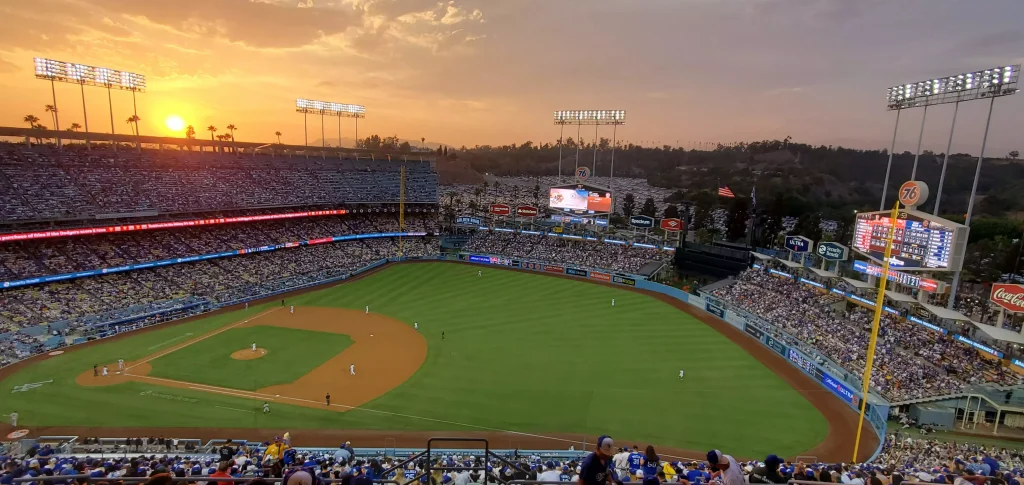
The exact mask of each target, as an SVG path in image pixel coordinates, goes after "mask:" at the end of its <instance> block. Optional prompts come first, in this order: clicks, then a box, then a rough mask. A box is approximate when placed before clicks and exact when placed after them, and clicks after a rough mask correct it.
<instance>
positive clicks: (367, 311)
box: [366, 305, 370, 315]
mask: <svg viewBox="0 0 1024 485" xmlns="http://www.w3.org/2000/svg"><path fill="white" fill-rule="evenodd" d="M366 314H367V315H369V314H370V305H366Z"/></svg>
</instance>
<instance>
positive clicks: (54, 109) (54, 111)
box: [46, 104, 57, 126]
mask: <svg viewBox="0 0 1024 485" xmlns="http://www.w3.org/2000/svg"><path fill="white" fill-rule="evenodd" d="M46 112H47V113H50V121H53V124H54V126H56V125H57V118H56V116H57V107H56V106H54V105H52V104H48V105H46Z"/></svg>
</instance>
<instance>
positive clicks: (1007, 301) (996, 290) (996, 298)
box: [990, 283, 1024, 313]
mask: <svg viewBox="0 0 1024 485" xmlns="http://www.w3.org/2000/svg"><path fill="white" fill-rule="evenodd" d="M990 299H991V300H992V303H995V304H996V305H999V306H1001V307H1003V308H1005V309H1007V310H1009V311H1011V312H1014V313H1021V312H1024V285H1011V284H1008V283H993V284H992V297H991V298H990Z"/></svg>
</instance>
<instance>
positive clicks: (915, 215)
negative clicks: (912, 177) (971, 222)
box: [852, 209, 970, 271]
mask: <svg viewBox="0 0 1024 485" xmlns="http://www.w3.org/2000/svg"><path fill="white" fill-rule="evenodd" d="M891 215H892V214H891V212H890V211H879V212H865V213H860V214H857V222H856V225H855V227H854V235H853V245H852V246H853V249H854V250H855V251H857V252H858V253H861V254H863V255H864V256H867V257H868V258H871V259H872V260H874V261H876V262H879V263H882V262H883V261H882V259H883V258H884V257H885V245H886V243H887V242H888V238H889V228H890V227H892V224H893V221H892V220H891V217H890V216H891ZM895 225H896V231H895V234H894V236H893V243H892V256H891V258H890V260H889V265H890V267H891V268H892V269H894V270H899V271H909V270H920V271H959V270H960V269H961V268H962V267H963V262H964V250H965V248H966V246H967V236H968V233H969V231H970V228H968V227H967V226H964V225H963V224H957V223H955V222H953V221H950V220H947V219H943V218H941V217H936V216H933V215H931V214H926V213H923V212H920V211H916V210H909V209H905V210H901V211H899V215H898V216H897V218H896V221H895Z"/></svg>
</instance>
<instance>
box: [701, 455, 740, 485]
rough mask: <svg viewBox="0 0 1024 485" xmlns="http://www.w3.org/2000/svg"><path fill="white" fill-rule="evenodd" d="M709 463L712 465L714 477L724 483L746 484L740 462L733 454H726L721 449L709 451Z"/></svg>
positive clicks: (733, 484) (729, 484) (730, 484)
mask: <svg viewBox="0 0 1024 485" xmlns="http://www.w3.org/2000/svg"><path fill="white" fill-rule="evenodd" d="M708 465H710V466H711V471H712V477H713V478H714V477H717V478H720V479H721V480H722V483H723V484H724V485H744V483H745V480H743V471H742V470H740V464H739V463H737V462H736V459H735V458H733V457H732V456H731V455H724V454H722V452H721V451H719V450H711V451H709V452H708Z"/></svg>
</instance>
